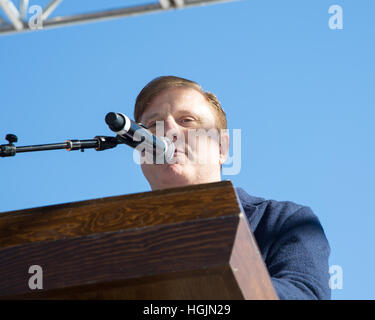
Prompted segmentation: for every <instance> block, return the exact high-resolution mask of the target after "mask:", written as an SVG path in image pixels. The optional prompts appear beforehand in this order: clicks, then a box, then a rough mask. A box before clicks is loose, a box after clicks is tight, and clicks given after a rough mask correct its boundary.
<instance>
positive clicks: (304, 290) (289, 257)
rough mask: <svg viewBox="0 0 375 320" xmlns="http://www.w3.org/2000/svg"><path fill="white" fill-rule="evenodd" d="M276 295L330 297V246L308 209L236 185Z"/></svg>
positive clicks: (318, 223) (295, 297)
mask: <svg viewBox="0 0 375 320" xmlns="http://www.w3.org/2000/svg"><path fill="white" fill-rule="evenodd" d="M236 191H237V194H238V197H239V199H240V201H241V204H242V207H243V209H244V212H245V213H246V216H247V218H248V220H249V223H250V228H251V231H252V232H253V233H254V236H255V239H256V241H257V243H258V247H259V249H260V252H261V254H262V257H263V260H264V262H265V264H266V266H267V269H268V272H269V274H270V276H271V279H272V283H273V285H274V287H275V290H276V292H277V294H278V296H279V298H280V299H330V298H331V290H330V288H329V286H328V281H329V272H328V269H329V266H328V257H329V254H330V247H329V244H328V241H327V238H326V236H325V234H324V231H323V228H322V226H321V224H320V222H319V220H318V218H317V217H316V215H315V214H314V213H313V212H312V210H311V209H310V208H309V207H307V206H303V205H299V204H296V203H294V202H291V201H276V200H265V199H263V198H258V197H253V196H251V195H249V194H248V193H246V191H245V190H243V189H242V188H236Z"/></svg>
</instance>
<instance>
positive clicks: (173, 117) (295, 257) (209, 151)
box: [134, 76, 331, 299]
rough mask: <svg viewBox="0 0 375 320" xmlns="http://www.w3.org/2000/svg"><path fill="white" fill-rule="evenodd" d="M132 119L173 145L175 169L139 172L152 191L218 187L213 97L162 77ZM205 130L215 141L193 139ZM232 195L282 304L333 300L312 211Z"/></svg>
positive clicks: (223, 146)
mask: <svg viewBox="0 0 375 320" xmlns="http://www.w3.org/2000/svg"><path fill="white" fill-rule="evenodd" d="M134 119H135V121H136V122H141V123H142V124H143V125H145V126H146V127H148V128H149V130H150V131H151V132H153V133H154V134H156V135H158V136H159V135H164V136H167V137H170V138H171V140H173V142H174V143H175V145H176V149H177V151H176V152H175V155H174V158H173V160H174V161H171V162H170V163H163V164H156V163H150V161H144V162H143V163H142V164H141V168H142V171H143V174H144V176H145V177H146V179H147V180H148V182H149V184H150V186H151V189H152V190H157V189H165V188H172V187H178V186H185V185H190V184H200V183H209V182H215V181H221V165H222V164H223V163H224V162H225V160H226V158H227V156H228V150H229V136H228V134H227V131H226V130H225V129H226V128H227V121H226V115H225V113H224V111H223V109H222V108H221V105H220V102H219V100H218V99H217V98H216V96H215V95H214V94H212V93H209V92H205V91H203V89H202V88H201V86H200V85H199V84H197V83H195V82H193V81H190V80H187V79H183V78H179V77H173V76H165V77H159V78H156V79H154V80H152V81H151V82H150V83H148V84H147V85H146V86H145V87H144V88H143V89H142V91H141V92H140V93H139V95H138V97H137V99H136V103H135V109H134ZM202 129H203V131H206V132H208V131H210V130H211V131H212V130H213V129H214V130H216V132H218V134H217V135H216V136H214V135H209V136H206V137H205V139H204V144H202V143H200V142H199V139H200V136H199V135H198V136H196V135H190V133H191V132H196V131H197V130H201V131H202ZM160 133H161V134H160ZM191 137H193V138H191ZM142 156H144V158H143V159H144V160H145V159H146V158H147V155H146V154H145V153H143V154H142ZM202 159H203V160H204V161H200V160H202ZM236 191H237V194H238V196H239V199H240V201H241V204H242V207H243V209H244V211H245V213H246V216H247V218H248V220H249V223H250V227H251V230H252V232H253V233H254V236H255V238H256V240H257V243H258V246H259V249H260V251H261V254H262V257H263V260H264V261H265V264H266V266H267V269H268V271H269V273H270V276H271V279H272V282H273V285H274V287H275V290H276V292H277V294H278V296H279V298H280V299H330V294H331V293H330V288H329V286H328V281H329V273H328V257H329V253H330V248H329V244H328V241H327V239H326V236H325V234H324V231H323V229H322V227H321V224H320V222H319V220H318V218H317V217H316V216H315V215H314V213H313V212H312V211H311V209H310V208H309V207H306V206H303V205H299V204H295V203H293V202H290V201H275V200H265V199H263V198H259V197H254V196H251V195H249V194H247V193H246V191H245V190H243V189H242V188H236Z"/></svg>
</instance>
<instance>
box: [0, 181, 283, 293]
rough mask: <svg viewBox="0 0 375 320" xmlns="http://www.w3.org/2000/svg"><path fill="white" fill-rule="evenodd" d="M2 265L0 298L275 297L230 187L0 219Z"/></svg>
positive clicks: (64, 207) (98, 202)
mask: <svg viewBox="0 0 375 320" xmlns="http://www.w3.org/2000/svg"><path fill="white" fill-rule="evenodd" d="M0 261H1V264H0V299H152V300H154V299H167V300H169V299H171V300H172V299H278V298H277V295H276V293H275V290H274V288H273V286H272V282H271V280H270V277H269V274H268V271H267V269H266V267H265V264H264V262H263V260H262V257H261V255H260V253H259V250H258V247H257V244H256V242H255V239H254V237H253V235H252V233H251V231H250V229H249V225H248V222H247V219H246V217H245V215H244V212H243V209H242V206H241V204H240V202H239V199H238V196H237V194H236V191H235V189H234V187H233V185H232V183H231V182H230V181H222V182H217V183H209V184H201V185H193V186H188V187H180V188H173V189H168V190H158V191H152V192H144V193H138V194H129V195H125V196H116V197H108V198H102V199H95V200H88V201H80V202H73V203H67V204H59V205H53V206H45V207H39V208H32V209H27V210H20V211H12V212H4V213H0ZM33 265H38V266H40V267H41V269H42V283H43V288H42V289H33V290H32V289H30V287H29V279H30V278H31V277H32V276H33V273H29V268H30V266H33Z"/></svg>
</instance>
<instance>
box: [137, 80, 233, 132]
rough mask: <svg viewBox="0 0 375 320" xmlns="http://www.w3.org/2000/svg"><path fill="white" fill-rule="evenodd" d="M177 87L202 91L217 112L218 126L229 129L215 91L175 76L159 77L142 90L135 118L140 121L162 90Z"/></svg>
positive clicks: (138, 97) (138, 98) (218, 127)
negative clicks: (209, 90)
mask: <svg viewBox="0 0 375 320" xmlns="http://www.w3.org/2000/svg"><path fill="white" fill-rule="evenodd" d="M176 87H182V88H192V89H195V90H197V91H198V92H200V93H201V94H202V95H203V96H204V97H205V98H206V100H207V102H208V103H209V104H210V106H211V107H212V109H213V111H214V113H215V118H216V128H217V129H219V130H221V129H227V118H226V115H225V112H224V110H223V108H222V107H221V104H220V101H219V99H218V98H217V97H216V96H215V95H214V94H213V93H211V92H206V91H204V90H203V89H202V87H201V86H200V85H199V84H198V83H196V82H194V81H191V80H188V79H184V78H180V77H175V76H161V77H157V78H155V79H153V80H152V81H150V82H149V83H148V84H147V85H146V86H145V87H144V88H143V89H142V90H141V92H140V93H139V94H138V96H137V99H136V101H135V106H134V120H135V121H136V122H140V119H141V117H142V114H143V113H144V111H145V110H146V109H147V107H148V105H149V104H150V103H151V101H152V100H153V99H154V98H155V97H156V96H157V95H158V94H159V93H160V92H161V91H163V90H166V89H169V88H176Z"/></svg>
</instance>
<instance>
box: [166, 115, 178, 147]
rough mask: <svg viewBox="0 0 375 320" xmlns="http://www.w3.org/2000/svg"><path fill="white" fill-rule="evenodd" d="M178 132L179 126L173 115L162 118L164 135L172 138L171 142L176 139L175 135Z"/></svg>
mask: <svg viewBox="0 0 375 320" xmlns="http://www.w3.org/2000/svg"><path fill="white" fill-rule="evenodd" d="M179 134H180V132H179V127H178V124H177V123H176V121H175V120H174V118H173V117H168V118H167V119H166V120H164V135H165V136H168V137H170V138H171V139H172V142H175V141H176V140H177V136H178V135H179Z"/></svg>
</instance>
